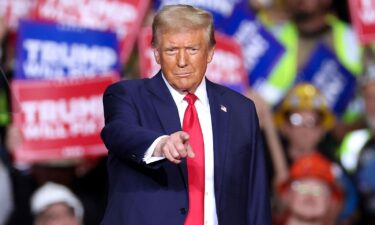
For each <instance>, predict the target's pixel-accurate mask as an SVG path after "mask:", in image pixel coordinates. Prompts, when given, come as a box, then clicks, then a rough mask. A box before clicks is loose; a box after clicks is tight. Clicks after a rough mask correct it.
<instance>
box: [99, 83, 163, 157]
mask: <svg viewBox="0 0 375 225" xmlns="http://www.w3.org/2000/svg"><path fill="white" fill-rule="evenodd" d="M123 82H124V81H122V82H119V83H116V84H113V85H111V86H109V87H108V88H107V90H106V91H105V92H104V95H103V106H104V118H105V126H104V128H103V130H102V132H101V137H102V140H103V142H104V144H105V146H106V147H107V149H108V151H109V152H110V153H111V154H115V155H116V156H117V157H119V158H121V159H125V160H131V161H134V162H136V163H143V157H144V154H145V152H146V150H147V149H148V147H149V146H150V145H151V144H152V142H153V141H154V140H155V139H156V138H157V137H159V136H161V135H163V134H162V133H158V132H155V131H153V130H150V129H148V128H145V127H142V126H141V124H140V119H139V114H138V112H137V110H136V105H135V103H134V102H133V100H132V95H133V94H136V92H135V91H133V90H132V89H131V87H130V86H129V89H127V88H125V85H124V83H123ZM132 86H134V85H132ZM132 88H133V87H132ZM133 89H134V88H133Z"/></svg>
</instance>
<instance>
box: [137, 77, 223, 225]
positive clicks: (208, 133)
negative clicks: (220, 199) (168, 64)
mask: <svg viewBox="0 0 375 225" xmlns="http://www.w3.org/2000/svg"><path fill="white" fill-rule="evenodd" d="M163 79H164V82H165V83H166V85H167V87H168V89H169V91H170V93H171V94H172V97H173V100H174V102H175V103H176V106H177V109H178V114H179V117H180V123H181V127H182V122H183V119H184V113H185V110H186V108H187V106H188V103H187V101H185V100H184V97H185V94H181V93H179V92H178V91H176V90H175V89H173V88H172V86H170V85H169V83H168V82H167V81H166V79H165V78H164V75H163ZM194 94H195V95H196V96H197V97H198V99H197V101H195V104H194V105H195V108H196V110H197V113H198V118H199V122H200V125H201V128H202V133H203V139H204V166H205V195H204V223H205V225H217V224H218V222H217V215H216V203H215V189H214V151H213V136H212V124H211V112H210V104H209V101H208V97H207V91H206V80H205V79H204V78H203V80H202V82H201V84H200V85H199V86H198V88H197V90H196V91H195V93H194ZM162 137H164V136H161V137H159V138H157V139H156V140H155V141H154V142H153V143H152V145H151V146H150V147H149V149H148V150H147V152H146V154H145V157H144V159H143V160H144V161H145V162H146V163H151V162H155V161H158V160H161V159H164V157H152V153H153V151H154V149H155V146H156V144H157V143H158V142H159V140H160V138H162ZM193 151H194V149H193Z"/></svg>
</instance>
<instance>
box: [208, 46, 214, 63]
mask: <svg viewBox="0 0 375 225" xmlns="http://www.w3.org/2000/svg"><path fill="white" fill-rule="evenodd" d="M214 53H215V46H212V47H211V48H210V49H209V50H208V57H207V63H210V62H211V61H212V59H213V57H214Z"/></svg>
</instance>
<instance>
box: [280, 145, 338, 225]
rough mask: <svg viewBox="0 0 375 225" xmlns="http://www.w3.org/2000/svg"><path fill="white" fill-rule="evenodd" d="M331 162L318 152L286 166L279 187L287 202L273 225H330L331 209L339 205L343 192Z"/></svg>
mask: <svg viewBox="0 0 375 225" xmlns="http://www.w3.org/2000/svg"><path fill="white" fill-rule="evenodd" d="M333 168H334V167H333V165H332V163H331V162H330V161H329V160H328V159H326V158H325V157H324V156H323V155H321V154H320V153H318V152H313V153H311V154H307V155H304V156H302V157H300V158H298V159H297V160H296V161H294V162H293V163H292V165H291V167H290V173H289V179H288V180H287V181H286V182H285V183H283V184H282V185H281V186H280V187H279V192H280V193H281V195H284V199H285V200H286V202H287V204H286V205H287V211H286V213H285V215H284V216H283V217H280V218H275V224H280V225H281V224H283V225H329V224H331V225H333V224H336V223H335V222H336V220H335V218H332V208H335V207H337V205H340V204H341V201H342V199H343V191H342V189H341V187H340V185H339V184H338V183H337V181H336V179H335V176H334V172H333V171H334V169H333Z"/></svg>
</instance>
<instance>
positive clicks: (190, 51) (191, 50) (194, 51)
mask: <svg viewBox="0 0 375 225" xmlns="http://www.w3.org/2000/svg"><path fill="white" fill-rule="evenodd" d="M188 52H189V53H190V54H195V53H197V52H198V49H197V48H188Z"/></svg>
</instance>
